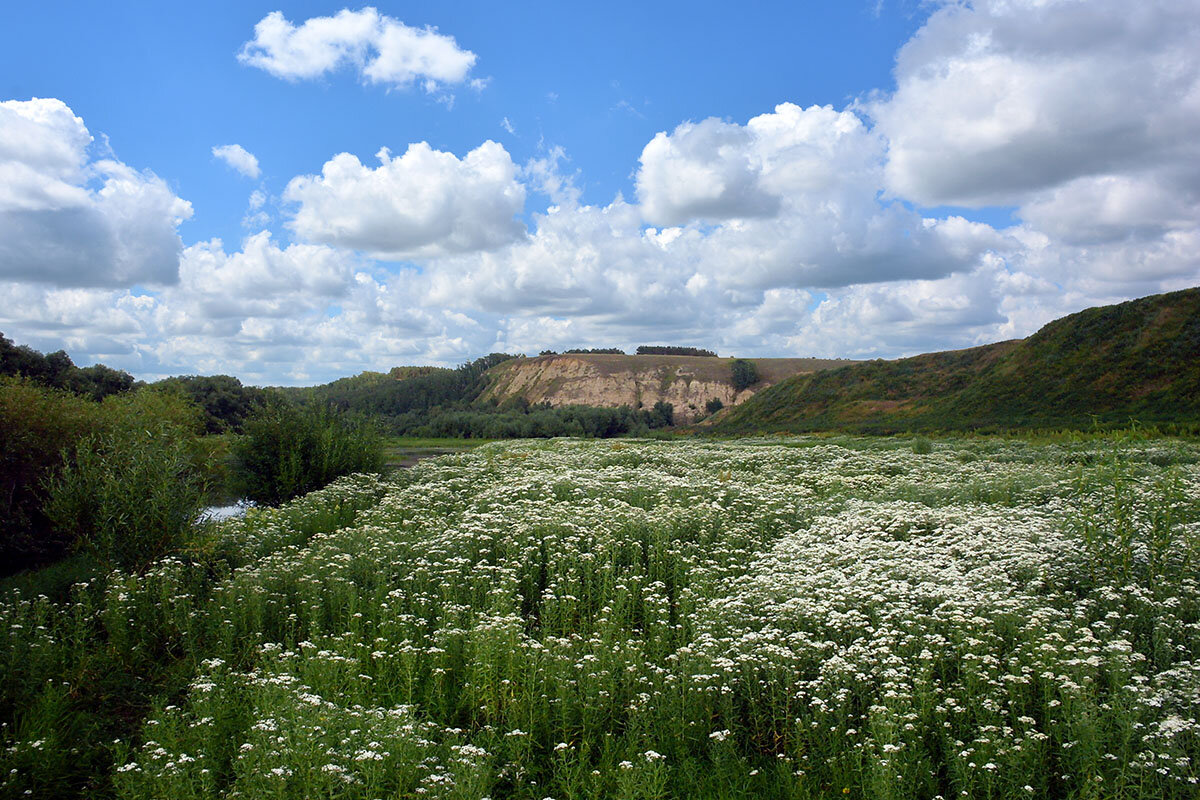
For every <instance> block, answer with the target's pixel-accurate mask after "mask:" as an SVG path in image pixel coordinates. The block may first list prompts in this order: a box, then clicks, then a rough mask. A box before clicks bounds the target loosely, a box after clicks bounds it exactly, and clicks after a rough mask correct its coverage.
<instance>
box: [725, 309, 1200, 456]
mask: <svg viewBox="0 0 1200 800" xmlns="http://www.w3.org/2000/svg"><path fill="white" fill-rule="evenodd" d="M1131 419H1134V420H1137V421H1139V422H1142V423H1147V424H1181V425H1187V426H1192V427H1195V426H1197V425H1200V288H1198V289H1186V290H1183V291H1179V292H1171V293H1168V294H1161V295H1153V296H1150V297H1144V298H1141V299H1138V300H1131V301H1129V302H1126V303H1120V304H1118V305H1113V306H1102V307H1098V308H1089V309H1087V310H1085V311H1081V312H1079V313H1077V314H1071V315H1070V316H1067V317H1063V318H1062V319H1058V320H1055V321H1054V322H1051V323H1049V324H1048V325H1046V326H1045V327H1043V328H1042V329H1041V330H1039V331H1038V332H1037V333H1035V334H1034V335H1032V336H1030V337H1029V338H1028V339H1020V340H1014V341H1008V342H1000V343H997V344H992V345H986V346H983V347H974V348H971V349H968V350H953V351H948V352H942V353H927V354H924V355H919V356H914V357H912V358H902V359H898V360H895V361H882V360H879V361H870V362H860V363H857V364H852V365H849V366H845V367H841V368H839V369H833V370H826V371H822V372H817V373H813V374H810V375H798V376H796V377H793V378H789V379H787V380H784V381H782V382H780V383H779V384H777V385H775V386H773V387H771V388H770V389H768V390H766V391H763V392H761V393H759V394H757V395H756V396H755V397H754V398H752V399H751V400H749V401H748V402H746V403H745V404H743V405H741V406H739V407H738V408H736V409H732V410H731V411H729V412H728V413H726V414H725V415H723V417H722V418H721V419H720V420H719V421H717V422H716V424H715V425H714V426H713V427H712V429H711V430H712V431H713V432H715V433H719V434H746V433H763V432H775V431H789V432H804V431H817V430H851V431H862V432H872V433H895V432H901V431H922V430H925V431H932V430H998V429H1010V428H1058V427H1065V428H1088V427H1091V426H1092V425H1093V424H1096V423H1099V424H1101V425H1120V424H1127V423H1128V422H1129V421H1130V420H1131Z"/></svg>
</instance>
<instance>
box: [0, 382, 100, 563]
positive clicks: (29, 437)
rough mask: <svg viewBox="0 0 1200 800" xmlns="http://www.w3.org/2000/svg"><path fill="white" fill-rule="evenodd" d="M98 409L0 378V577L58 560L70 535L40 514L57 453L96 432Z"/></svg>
mask: <svg viewBox="0 0 1200 800" xmlns="http://www.w3.org/2000/svg"><path fill="white" fill-rule="evenodd" d="M100 423H101V412H100V406H99V405H97V404H96V403H92V402H90V401H88V400H86V399H84V398H82V397H79V396H77V395H73V394H70V393H68V392H65V391H61V390H57V389H51V388H47V387H45V386H39V385H38V384H36V383H34V382H33V381H32V380H30V379H28V378H14V377H0V564H3V567H0V573H8V572H15V571H17V570H20V569H22V568H25V567H28V566H30V565H33V564H36V563H40V562H45V561H49V560H52V559H55V558H58V557H60V556H62V555H63V554H64V553H65V552H66V551H67V549H68V548H69V546H70V544H71V540H70V538H69V537H67V536H65V535H63V534H61V533H59V532H56V531H54V530H53V527H52V525H51V524H50V520H49V519H48V518H47V517H46V515H45V514H44V513H43V511H42V506H43V504H44V503H45V499H46V493H45V488H44V482H45V480H46V478H47V477H48V476H50V475H53V474H54V473H55V472H56V471H57V470H58V469H60V468H61V466H62V455H61V453H62V451H63V449H65V448H71V447H73V446H74V444H75V443H76V442H77V441H79V440H80V439H81V438H83V437H85V436H87V435H88V434H90V433H92V432H94V431H96V430H97V429H98V428H99V426H100Z"/></svg>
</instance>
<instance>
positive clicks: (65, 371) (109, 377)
mask: <svg viewBox="0 0 1200 800" xmlns="http://www.w3.org/2000/svg"><path fill="white" fill-rule="evenodd" d="M0 375H23V376H25V377H26V378H29V379H30V380H32V381H34V382H36V383H39V384H41V385H43V386H50V387H53V388H55V389H66V390H67V391H70V392H74V393H76V394H81V395H84V396H86V397H90V398H91V399H93V400H102V399H104V398H105V397H108V396H109V395H113V394H121V393H123V392H128V391H129V390H130V389H132V388H133V383H134V382H133V376H132V375H130V374H129V373H128V372H124V371H122V370H116V369H113V368H111V367H106V366H105V365H103V364H95V365H94V366H91V367H83V368H80V367H77V366H75V364H74V363H73V362H72V361H71V357H70V356H69V355H67V353H66V351H64V350H58V351H56V352H53V353H49V354H47V355H42V354H41V353H39V352H38V351H37V350H34V349H33V348H31V347H28V346H27V345H15V344H13V342H12V341H11V340H10V339H8V338H7V337H6V336H5V335H4V334H3V333H0Z"/></svg>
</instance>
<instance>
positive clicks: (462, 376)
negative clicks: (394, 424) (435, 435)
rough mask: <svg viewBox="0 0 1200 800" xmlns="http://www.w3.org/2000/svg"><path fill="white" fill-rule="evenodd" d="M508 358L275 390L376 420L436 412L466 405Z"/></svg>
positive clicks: (366, 374) (502, 355)
mask: <svg viewBox="0 0 1200 800" xmlns="http://www.w3.org/2000/svg"><path fill="white" fill-rule="evenodd" d="M513 357H514V356H511V355H508V354H507V353H492V354H490V355H487V356H484V357H482V358H477V359H475V360H474V361H471V362H469V363H466V364H463V365H461V366H459V367H457V368H456V369H441V368H436V367H404V368H398V369H394V370H393V371H392V373H393V376H395V379H394V380H388V379H387V376H381V375H380V373H374V372H364V373H362V374H361V375H357V376H355V377H353V378H341V379H339V380H336V381H333V382H332V383H327V384H324V385H323V386H314V387H311V388H305V389H281V390H280V391H281V392H282V393H283V394H284V395H285V396H286V397H288V398H289V399H291V400H293V401H294V402H297V403H300V404H310V405H328V406H333V407H335V408H337V409H339V410H341V411H349V412H352V413H355V414H364V415H367V416H371V417H376V418H380V417H396V416H400V415H403V414H412V413H418V414H421V413H424V412H428V411H430V410H431V409H435V408H456V407H457V408H461V407H466V406H467V405H469V404H470V403H471V402H472V401H474V400H475V399H476V398H477V397H479V394H480V393H481V392H482V391H483V389H484V387H485V386H486V385H487V383H486V378H485V376H484V373H486V372H487V371H488V370H489V369H491V368H492V367H494V366H495V365H497V364H500V363H502V362H504V361H507V360H508V359H510V358H513ZM398 370H399V371H398Z"/></svg>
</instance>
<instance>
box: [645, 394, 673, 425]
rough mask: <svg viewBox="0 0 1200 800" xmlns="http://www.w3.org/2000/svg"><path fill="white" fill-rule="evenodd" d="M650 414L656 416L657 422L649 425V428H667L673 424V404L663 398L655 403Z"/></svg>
mask: <svg viewBox="0 0 1200 800" xmlns="http://www.w3.org/2000/svg"><path fill="white" fill-rule="evenodd" d="M651 414H652V415H653V417H657V422H658V424H656V425H651V426H650V427H651V428H669V427H671V426H672V425H674V424H675V406H673V405H671V404H670V403H668V402H666V401H665V400H659V401H658V402H657V403H655V404H654V410H653V411H652V412H651Z"/></svg>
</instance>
